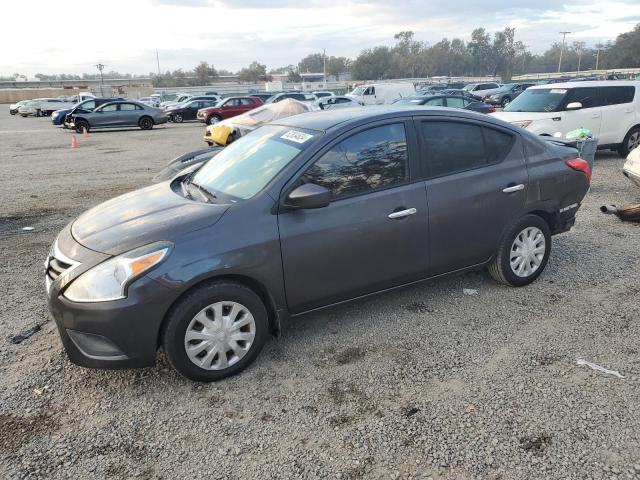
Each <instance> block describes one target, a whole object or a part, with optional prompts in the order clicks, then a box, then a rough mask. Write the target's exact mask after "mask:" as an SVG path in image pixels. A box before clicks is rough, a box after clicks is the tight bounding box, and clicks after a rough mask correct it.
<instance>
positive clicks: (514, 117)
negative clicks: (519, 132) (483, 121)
mask: <svg viewBox="0 0 640 480" xmlns="http://www.w3.org/2000/svg"><path fill="white" fill-rule="evenodd" d="M491 115H492V116H494V117H496V118H499V119H500V120H504V121H505V122H518V121H521V120H546V119H551V118H555V117H558V116H559V115H560V112H495V113H492V114H491Z"/></svg>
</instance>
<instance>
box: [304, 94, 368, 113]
mask: <svg viewBox="0 0 640 480" xmlns="http://www.w3.org/2000/svg"><path fill="white" fill-rule="evenodd" d="M315 105H316V106H317V107H318V109H320V110H333V109H336V108H349V107H362V106H363V105H362V104H361V103H359V102H358V101H357V100H355V99H354V98H353V97H347V96H346V95H331V96H330V97H322V98H320V99H318V100H317V101H316V102H315Z"/></svg>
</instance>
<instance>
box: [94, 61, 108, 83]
mask: <svg viewBox="0 0 640 480" xmlns="http://www.w3.org/2000/svg"><path fill="white" fill-rule="evenodd" d="M104 67H106V65H103V64H102V63H98V64H97V65H96V68H97V69H98V72H100V83H101V84H102V85H104V78H102V71H103V70H104Z"/></svg>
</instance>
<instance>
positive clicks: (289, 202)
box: [285, 183, 331, 209]
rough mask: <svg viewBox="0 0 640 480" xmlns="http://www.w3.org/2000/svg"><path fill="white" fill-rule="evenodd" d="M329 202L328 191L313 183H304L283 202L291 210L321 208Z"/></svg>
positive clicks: (329, 195)
mask: <svg viewBox="0 0 640 480" xmlns="http://www.w3.org/2000/svg"><path fill="white" fill-rule="evenodd" d="M330 202H331V194H330V193H329V190H327V189H326V188H324V187H321V186H320V185H316V184H315V183H305V184H304V185H300V186H299V187H297V188H295V189H294V190H293V191H292V192H291V193H289V195H288V196H287V199H286V200H285V205H286V206H288V207H292V208H300V209H309V208H322V207H326V206H327V205H329V203H330Z"/></svg>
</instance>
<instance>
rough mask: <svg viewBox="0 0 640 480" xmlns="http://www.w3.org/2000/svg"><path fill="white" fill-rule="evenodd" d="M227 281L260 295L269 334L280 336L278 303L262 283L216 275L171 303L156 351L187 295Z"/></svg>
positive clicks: (191, 288)
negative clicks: (174, 309) (170, 316)
mask: <svg viewBox="0 0 640 480" xmlns="http://www.w3.org/2000/svg"><path fill="white" fill-rule="evenodd" d="M225 280H226V281H230V282H234V283H238V284H240V285H242V286H244V287H247V288H248V289H250V290H251V291H252V292H253V293H255V294H256V295H258V297H260V300H262V303H263V304H264V306H265V308H266V310H267V319H268V322H269V333H271V334H272V335H274V336H279V335H280V331H281V322H280V316H279V314H278V309H277V308H276V302H275V300H274V298H273V296H272V295H271V293H269V290H268V289H267V287H266V286H265V285H264V284H263V283H262V282H260V281H258V280H256V279H255V278H252V277H249V276H246V275H239V274H223V275H214V276H211V277H208V278H205V279H202V280H200V281H198V282H196V283H194V284H193V285H191V286H190V287H189V288H188V289H187V290H185V291H184V292H182V293H181V294H180V295H179V296H178V297H177V298H176V299H175V300H174V301H173V302H171V305H170V306H169V308H168V309H167V311H166V313H165V314H164V317H163V319H162V323H161V326H160V329H159V331H158V338H157V339H156V349H158V348H160V345H161V344H162V339H163V338H164V332H165V329H166V325H167V319H168V317H169V313H170V312H171V310H172V309H173V307H174V306H175V305H176V304H177V303H178V302H179V301H180V300H181V299H182V298H184V296H185V295H188V294H189V293H191V292H192V291H194V290H195V289H197V288H200V287H201V286H202V285H205V284H207V283H215V282H220V281H225Z"/></svg>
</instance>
